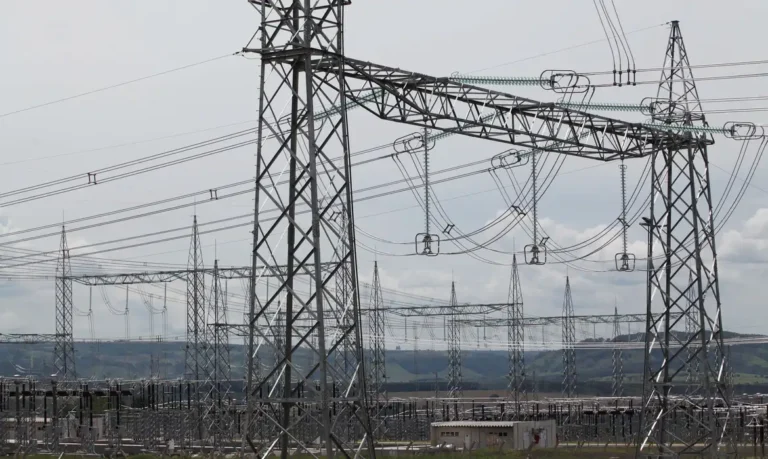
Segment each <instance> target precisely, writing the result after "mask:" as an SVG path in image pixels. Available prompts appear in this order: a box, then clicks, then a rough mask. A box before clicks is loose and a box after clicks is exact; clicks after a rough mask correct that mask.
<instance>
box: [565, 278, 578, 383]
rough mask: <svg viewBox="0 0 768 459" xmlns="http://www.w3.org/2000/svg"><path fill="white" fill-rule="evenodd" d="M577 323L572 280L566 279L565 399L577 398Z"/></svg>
mask: <svg viewBox="0 0 768 459" xmlns="http://www.w3.org/2000/svg"><path fill="white" fill-rule="evenodd" d="M575 344H576V322H575V321H574V320H573V298H572V297H571V280H570V279H569V278H568V277H567V276H566V278H565V299H564V300H563V397H566V398H574V397H576V349H575V348H574V345H575Z"/></svg>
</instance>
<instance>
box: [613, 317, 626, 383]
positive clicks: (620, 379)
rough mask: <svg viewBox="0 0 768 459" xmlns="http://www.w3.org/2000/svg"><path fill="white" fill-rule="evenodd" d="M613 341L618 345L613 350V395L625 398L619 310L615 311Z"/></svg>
mask: <svg viewBox="0 0 768 459" xmlns="http://www.w3.org/2000/svg"><path fill="white" fill-rule="evenodd" d="M613 314H614V320H613V341H614V343H615V344H616V345H615V346H614V348H613V355H612V359H611V364H612V370H613V372H612V374H611V376H612V378H611V379H612V381H611V382H612V383H613V384H612V385H611V395H612V396H614V397H623V396H624V360H623V358H622V355H621V347H620V346H619V345H618V344H619V337H620V336H621V322H619V309H618V308H614V310H613Z"/></svg>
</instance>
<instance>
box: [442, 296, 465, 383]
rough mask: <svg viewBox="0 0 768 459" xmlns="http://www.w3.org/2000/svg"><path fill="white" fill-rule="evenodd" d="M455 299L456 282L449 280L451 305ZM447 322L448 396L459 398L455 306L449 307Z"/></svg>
mask: <svg viewBox="0 0 768 459" xmlns="http://www.w3.org/2000/svg"><path fill="white" fill-rule="evenodd" d="M458 304H459V302H458V300H457V299H456V283H455V282H451V302H450V305H451V306H458ZM449 314H450V315H449V317H448V322H447V325H448V326H447V328H448V330H447V333H446V335H447V336H446V337H447V341H448V397H449V398H461V397H462V396H463V390H462V387H461V386H462V384H461V321H460V320H459V317H458V316H454V314H457V313H456V309H455V308H451V309H450V312H449Z"/></svg>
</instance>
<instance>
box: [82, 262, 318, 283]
mask: <svg viewBox="0 0 768 459" xmlns="http://www.w3.org/2000/svg"><path fill="white" fill-rule="evenodd" d="M332 267H333V263H323V264H321V266H320V269H321V270H323V271H328V270H330V269H331V268H332ZM256 270H257V272H259V275H260V277H264V278H267V277H280V276H285V275H287V271H286V267H285V266H278V267H275V271H277V274H272V272H273V271H272V272H265V268H264V267H263V266H258V267H257V268H256ZM197 271H198V272H199V273H202V274H205V275H207V276H212V275H213V269H210V268H208V269H206V268H205V267H200V269H198V270H197ZM309 271H310V275H311V268H310V269H309ZM251 272H252V271H251V267H250V266H237V267H220V268H219V270H218V275H219V278H221V279H250V278H251ZM189 273H190V269H178V270H173V271H145V272H134V273H118V274H108V273H107V274H87V275H69V276H67V277H69V278H70V279H72V281H74V282H77V283H78V284H82V285H90V286H95V285H132V284H159V283H165V282H173V281H186V280H187V277H188V276H189ZM301 274H305V273H301Z"/></svg>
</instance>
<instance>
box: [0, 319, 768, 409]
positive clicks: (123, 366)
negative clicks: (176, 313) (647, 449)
mask: <svg viewBox="0 0 768 459" xmlns="http://www.w3.org/2000/svg"><path fill="white" fill-rule="evenodd" d="M736 336H741V337H743V336H747V335H738V334H735V333H727V334H726V337H736ZM751 336H754V335H751ZM641 339H642V335H631V336H622V337H620V338H619V340H621V341H635V342H637V341H641ZM473 344H475V343H473ZM475 345H476V344H475ZM480 345H481V346H482V343H480ZM468 347H469V346H468ZM75 351H76V366H77V372H78V376H79V377H85V378H95V379H107V378H146V377H149V376H150V368H151V362H152V360H153V359H155V360H156V366H155V368H157V369H159V374H160V377H161V378H169V379H170V378H178V377H181V376H182V375H183V373H184V358H185V352H184V346H183V344H181V343H162V342H156V343H104V344H76V346H75ZM52 355H53V351H52V347H51V346H50V345H24V346H21V345H0V375H3V376H13V375H15V374H34V375H37V376H38V377H40V378H46V377H48V376H50V375H51V374H52V373H53V371H54V370H53V367H52ZM642 356H643V352H642V350H640V349H637V350H624V351H623V352H622V359H623V367H624V373H625V385H626V388H627V392H628V393H637V392H638V391H639V390H640V384H641V382H642V370H643V358H642ZM307 357H308V354H299V356H298V357H297V362H296V363H297V364H298V365H302V364H306V363H308V360H306V359H307ZM655 357H657V356H655ZM260 358H261V359H262V361H263V362H265V363H269V362H271V360H272V357H271V355H270V353H268V352H262V353H260ZM612 358H613V352H612V350H611V349H610V348H608V349H590V350H587V349H578V350H577V351H576V363H577V373H578V387H579V393H581V394H583V395H608V394H610V388H611V372H612V368H613V366H612ZM302 360H303V361H302ZM525 361H526V370H527V371H526V372H527V382H528V383H529V390H532V389H533V387H532V384H533V381H534V377H533V375H534V372H535V376H536V377H535V381H536V383H537V386H538V387H537V388H538V390H539V391H541V392H559V390H560V381H561V379H562V352H561V351H559V350H556V351H537V352H527V353H526V355H525ZM231 362H232V377H233V379H241V378H242V377H243V375H244V374H245V368H244V353H243V347H242V346H240V345H233V346H232V354H231ZM507 362H508V360H507V353H506V352H505V351H491V350H483V349H482V348H481V349H471V348H468V349H467V350H465V351H464V352H462V376H463V379H464V381H466V382H467V385H468V386H470V387H473V388H475V387H477V388H481V389H498V390H502V389H503V388H504V387H506V375H507V372H508V363H507ZM386 364H387V380H388V382H389V383H391V384H392V385H393V389H395V387H394V386H397V390H408V389H413V390H416V389H419V390H433V389H434V386H435V381H436V380H437V382H438V385H440V386H442V381H443V380H444V379H445V377H446V375H447V372H448V356H447V354H446V353H445V352H441V351H430V350H420V351H419V352H418V354H417V355H414V352H413V351H410V350H387V351H386ZM731 365H732V367H733V369H734V372H735V383H736V385H737V390H738V391H744V392H768V344H748V345H740V346H737V347H734V348H733V352H731ZM436 375H437V378H436Z"/></svg>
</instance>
